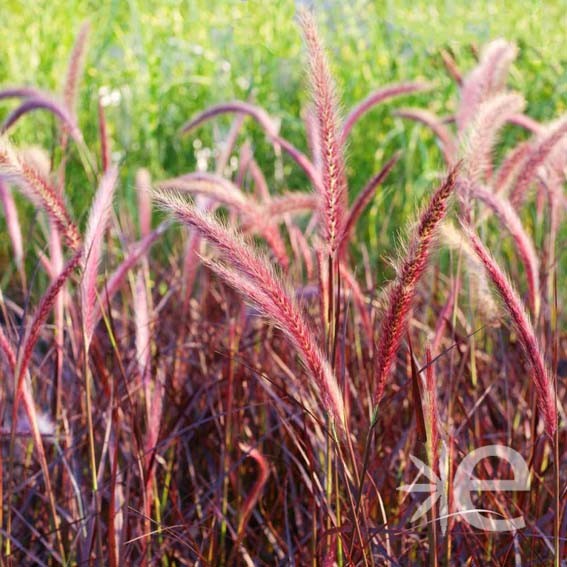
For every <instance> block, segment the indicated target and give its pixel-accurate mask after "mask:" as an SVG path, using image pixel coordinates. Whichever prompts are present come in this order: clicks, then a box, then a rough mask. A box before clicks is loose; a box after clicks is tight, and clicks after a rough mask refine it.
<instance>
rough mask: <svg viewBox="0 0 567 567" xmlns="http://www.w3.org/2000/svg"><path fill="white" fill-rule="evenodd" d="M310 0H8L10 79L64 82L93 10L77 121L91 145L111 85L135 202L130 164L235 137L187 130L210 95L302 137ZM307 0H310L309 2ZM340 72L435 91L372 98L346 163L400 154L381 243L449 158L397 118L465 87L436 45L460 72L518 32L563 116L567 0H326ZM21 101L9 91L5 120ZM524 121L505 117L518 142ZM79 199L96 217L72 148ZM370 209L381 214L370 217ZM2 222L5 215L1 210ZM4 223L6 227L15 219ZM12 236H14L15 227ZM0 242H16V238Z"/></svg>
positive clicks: (5, 70)
mask: <svg viewBox="0 0 567 567" xmlns="http://www.w3.org/2000/svg"><path fill="white" fill-rule="evenodd" d="M298 4H299V3H298V2H292V1H289V0H286V1H277V2H260V1H241V0H238V1H222V2H220V1H218V0H191V1H185V2H183V1H171V0H169V1H160V2H148V1H143V2H142V1H137V0H129V1H125V0H102V1H99V2H69V1H64V0H49V1H45V0H40V1H36V2H33V3H30V2H18V1H14V0H4V2H3V6H2V10H0V27H1V29H2V37H1V39H0V42H1V43H0V45H1V47H0V51H1V56H0V85H2V86H6V85H15V84H29V85H37V86H39V87H41V88H45V89H50V90H54V91H57V90H58V89H61V86H62V82H63V79H64V75H65V69H66V65H67V61H68V56H69V53H70V50H71V48H72V44H73V41H74V37H75V34H76V32H77V30H78V29H79V26H80V24H81V22H82V21H83V20H85V19H89V20H90V22H91V25H92V33H91V38H90V46H89V51H88V57H87V61H86V67H85V77H84V81H83V83H82V87H81V96H80V123H81V126H82V128H83V131H84V134H85V137H86V139H87V143H88V144H89V145H90V147H91V148H93V150H96V151H97V152H98V140H97V113H96V105H97V97H98V94H99V93H100V92H106V93H111V94H113V96H114V98H115V103H113V104H112V105H110V106H108V107H107V108H106V111H107V119H108V122H109V128H110V133H111V136H112V139H113V151H114V152H115V157H116V159H120V160H121V162H122V168H121V174H122V176H123V181H124V183H123V184H122V187H121V195H120V196H119V199H120V200H121V201H120V202H121V207H122V210H123V211H124V212H128V211H129V212H134V208H133V207H134V199H133V195H134V193H133V176H134V174H135V170H136V168H138V167H140V166H144V167H147V168H149V169H150V171H151V172H152V174H153V175H154V176H155V177H156V178H160V177H164V176H170V175H174V174H177V173H180V172H186V171H190V170H192V169H194V167H195V150H194V145H193V143H194V141H195V139H196V138H198V139H199V140H200V141H201V142H202V144H203V147H208V146H213V145H214V141H215V140H216V139H222V136H223V133H225V132H226V130H227V129H228V127H229V125H230V119H228V118H226V119H224V118H223V119H220V120H218V121H216V123H215V126H214V127H213V126H210V125H208V126H206V127H204V128H202V129H200V130H199V131H197V132H196V133H194V134H191V136H189V137H186V138H180V137H179V136H178V135H177V130H178V128H179V126H180V125H181V124H182V123H183V122H184V121H185V120H186V119H187V118H189V117H190V116H191V115H193V114H194V113H195V112H197V111H199V110H201V109H203V108H204V107H206V106H207V105H209V104H212V103H216V102H220V101H226V100H230V99H235V98H237V99H246V98H251V99H252V100H254V101H255V102H256V103H257V104H260V105H262V106H264V107H265V108H266V109H267V110H268V111H269V112H270V113H271V114H272V115H274V116H278V117H280V118H281V120H282V132H283V134H284V135H285V136H288V137H289V138H290V139H291V140H292V141H293V142H294V143H295V144H296V145H298V146H299V147H301V148H305V145H306V143H305V138H304V135H303V130H302V128H303V126H302V122H301V119H300V118H299V116H300V109H301V107H302V106H303V105H304V104H305V102H306V100H307V94H306V92H305V76H304V68H305V55H304V51H303V45H302V40H301V37H300V33H299V31H298V29H297V26H296V24H295V21H294V16H295V12H296V7H297V5H298ZM302 4H303V3H302ZM308 5H311V6H313V7H314V8H315V10H316V13H317V17H318V19H319V21H320V24H321V30H322V34H323V35H324V37H325V38H326V41H327V45H328V48H329V51H330V58H331V60H332V64H333V69H334V71H335V73H336V76H337V81H338V83H339V86H340V88H341V91H342V93H343V97H342V100H343V103H344V107H345V109H348V107H350V106H351V105H352V104H353V103H355V102H356V101H358V100H360V99H361V98H363V97H364V96H365V95H366V94H368V93H369V92H370V91H372V90H373V89H375V88H377V87H379V86H381V85H384V84H386V83H390V82H395V81H402V80H415V79H426V80H430V81H433V83H434V87H435V88H434V90H433V91H432V92H431V93H427V94H421V95H418V96H412V97H406V98H404V99H400V100H399V101H394V102H393V103H390V104H388V105H385V106H384V107H382V108H380V109H377V110H375V111H373V112H372V113H371V114H370V115H368V116H367V117H366V118H365V119H364V121H363V122H361V123H360V124H359V125H358V126H357V127H356V129H355V130H354V132H353V135H352V138H351V141H350V144H349V151H348V153H349V165H348V173H349V178H350V181H351V192H352V194H355V193H356V191H357V190H359V189H360V188H361V187H362V185H363V184H364V182H365V180H366V179H367V178H368V177H369V176H370V175H371V174H372V173H374V172H375V171H376V170H377V169H378V168H379V167H380V164H381V163H383V160H384V159H385V158H387V157H389V156H390V155H391V154H392V153H393V152H394V151H396V150H398V149H400V148H403V149H404V154H403V158H402V160H401V161H400V163H399V164H398V166H397V167H396V170H395V172H394V174H393V175H392V176H391V177H390V179H389V181H388V183H387V185H386V188H385V191H384V196H385V197H384V200H383V202H382V204H381V205H379V206H378V205H376V206H375V207H373V208H372V210H371V211H370V215H369V216H367V222H366V223H363V224H362V226H361V227H360V229H359V234H360V236H361V237H362V238H364V239H365V240H366V241H367V242H369V243H370V245H371V248H373V246H372V244H376V242H377V240H378V239H379V238H380V237H381V236H383V235H384V233H387V234H388V236H389V237H390V238H391V239H393V238H394V237H395V235H394V232H395V231H390V230H384V226H386V225H384V224H383V223H381V222H379V221H380V218H379V217H383V216H384V213H385V212H386V211H387V212H388V218H389V219H391V220H392V224H393V225H398V222H397V221H399V220H404V219H406V218H407V217H408V215H410V213H412V212H413V211H414V210H415V206H416V203H417V202H418V201H420V200H421V198H422V197H423V195H424V193H425V192H426V191H428V190H429V189H430V187H431V184H432V182H433V181H434V179H435V178H436V175H437V174H438V172H439V168H440V166H441V157H440V153H439V151H438V148H437V146H436V144H435V142H434V140H433V137H432V136H431V134H430V133H429V132H428V131H427V130H426V129H424V128H423V127H420V126H418V125H414V124H411V123H408V122H404V121H402V120H400V119H397V118H394V117H392V115H391V110H392V108H394V107H395V106H406V105H418V106H423V107H427V108H429V109H430V110H433V111H436V112H439V113H442V114H445V113H450V112H451V111H452V110H453V109H454V104H455V101H456V96H457V90H456V87H455V85H454V84H453V82H452V81H451V79H449V78H448V77H447V75H446V72H445V70H444V67H443V65H442V62H441V58H440V56H439V50H440V49H441V48H445V49H450V50H451V51H452V52H453V53H454V55H455V57H456V59H457V61H458V63H459V66H460V67H461V69H463V70H467V69H469V68H470V67H471V66H472V65H473V64H474V59H473V57H472V55H471V50H470V45H471V44H473V45H478V46H480V45H482V44H483V43H485V42H486V41H488V40H490V39H492V38H496V37H505V38H507V39H509V40H513V41H516V42H517V43H518V45H519V47H520V51H519V57H518V60H517V62H516V64H515V65H514V67H513V69H512V72H511V78H510V84H511V86H512V87H513V88H516V89H518V90H519V91H521V92H522V93H523V94H524V95H525V96H526V98H527V101H528V113H529V114H530V115H531V116H533V117H535V118H537V119H540V120H550V119H552V118H554V117H556V116H558V115H559V114H560V113H563V112H565V111H566V108H567V62H566V61H567V50H566V47H567V39H566V32H565V30H566V29H567V1H565V0H555V1H546V2H542V1H527V0H524V1H490V0H479V1H469V2H463V1H454V0H453V1H440V0H435V1H432V0H413V1H399V0H398V1H376V2H368V1H363V0H354V1H353V2H340V1H328V2H313V3H308ZM13 104H14V102H10V101H6V102H1V103H0V118H2V116H4V115H5V114H6V113H7V112H8V111H9V109H10V108H12V107H13ZM53 133H54V125H53V120H52V118H50V116H49V115H47V114H46V113H41V112H38V113H34V114H32V115H29V116H27V117H26V118H25V119H23V120H22V121H21V123H20V124H19V125H18V126H17V128H16V129H15V130H14V139H15V140H16V141H17V142H21V143H37V144H42V145H45V146H47V147H49V145H50V143H51V142H52V140H53ZM245 134H246V135H248V136H250V137H251V138H252V140H253V142H254V145H255V151H256V154H257V157H258V159H259V161H260V163H261V165H262V166H263V168H264V169H265V171H266V172H267V176H268V179H269V181H270V183H271V185H272V187H273V189H274V190H276V191H277V190H279V189H281V188H282V187H281V185H282V183H283V182H278V181H276V180H275V179H274V176H273V171H274V156H273V152H272V149H271V147H270V146H269V145H268V144H266V142H265V140H264V138H263V136H262V134H261V132H259V131H258V130H257V128H256V127H255V126H254V125H253V124H251V123H250V122H249V121H248V122H247V125H246V133H245ZM518 135H521V134H518V129H512V128H510V129H508V130H506V131H505V137H507V138H508V140H509V141H510V142H512V141H513V140H514V139H515V138H516V137H517V136H518ZM284 167H285V172H286V174H287V175H286V176H285V184H286V185H287V186H288V187H290V188H292V189H302V188H304V186H305V183H306V180H305V178H304V177H303V175H302V174H301V173H300V172H298V171H297V168H296V167H295V166H294V165H293V164H292V163H291V162H290V161H289V160H287V159H286V160H285V161H284ZM68 180H69V183H68V187H67V194H68V198H69V200H70V202H71V206H72V208H73V210H74V212H75V214H76V216H77V217H78V218H81V217H83V216H84V213H85V211H86V210H87V208H88V203H89V202H90V198H91V196H92V193H93V191H94V188H93V187H92V186H90V185H89V184H88V183H87V180H86V178H85V177H84V174H83V173H82V171H81V166H80V163H79V161H78V159H77V158H76V156H75V160H74V161H72V162H71V172H70V174H69V177H68ZM368 221H370V222H368ZM0 222H2V221H1V220H0ZM3 234H4V235H5V231H3ZM2 240H4V241H6V238H4V237H3V239H2ZM3 246H9V244H7V242H4V244H3Z"/></svg>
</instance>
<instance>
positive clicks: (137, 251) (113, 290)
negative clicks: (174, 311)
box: [92, 221, 170, 329]
mask: <svg viewBox="0 0 567 567" xmlns="http://www.w3.org/2000/svg"><path fill="white" fill-rule="evenodd" d="M169 226H170V223H169V222H168V221H164V222H162V223H161V224H160V225H159V226H158V227H156V228H155V229H154V230H152V232H150V234H148V235H147V236H146V237H144V238H142V239H141V240H139V241H138V242H136V243H135V244H134V245H133V246H132V248H131V249H130V250H129V251H128V254H127V255H126V257H125V258H124V260H122V262H121V263H120V265H119V266H118V267H117V268H116V269H115V270H114V272H113V273H112V275H111V276H110V277H109V278H108V280H107V281H106V282H105V284H104V288H103V290H102V291H101V293H100V301H97V302H96V303H95V305H94V308H93V309H94V310H93V316H92V328H93V329H94V328H96V326H97V325H98V322H99V321H100V318H101V317H102V315H103V314H102V312H101V306H102V307H104V308H106V307H107V306H108V305H110V302H111V301H112V299H113V298H114V296H115V295H116V294H117V293H118V291H119V290H120V288H121V287H122V286H123V285H124V282H125V280H126V277H127V276H128V274H129V273H130V270H131V269H132V268H133V267H134V266H135V265H136V264H137V263H138V262H140V260H141V259H142V258H144V257H145V256H146V254H147V253H148V250H149V249H150V248H151V246H152V245H153V244H154V243H155V242H156V240H157V239H158V238H159V237H160V236H162V235H163V234H164V233H165V231H166V230H167V228H168V227H169Z"/></svg>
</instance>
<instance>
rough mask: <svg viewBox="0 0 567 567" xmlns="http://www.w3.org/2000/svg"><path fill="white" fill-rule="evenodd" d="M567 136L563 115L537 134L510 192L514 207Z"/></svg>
mask: <svg viewBox="0 0 567 567" xmlns="http://www.w3.org/2000/svg"><path fill="white" fill-rule="evenodd" d="M565 136H567V116H563V117H561V118H560V119H558V120H557V121H555V122H554V123H553V124H552V125H550V126H549V127H548V128H547V129H546V130H545V132H544V133H543V134H541V135H540V136H538V139H537V140H536V142H535V143H534V145H533V147H532V150H531V152H530V154H529V156H528V157H527V159H526V160H525V162H524V163H523V166H522V168H521V170H520V172H519V174H518V177H517V180H516V184H515V186H514V188H513V189H512V191H511V193H510V201H511V202H512V205H513V206H514V207H516V208H518V207H520V206H521V204H522V203H523V201H524V199H525V196H526V192H527V190H528V189H529V187H530V184H531V183H532V182H533V181H534V179H535V177H536V175H537V171H538V169H539V167H541V166H542V165H543V164H544V163H545V161H546V159H547V158H548V157H549V155H550V154H551V153H552V152H553V150H554V148H555V147H556V146H557V145H558V144H559V143H560V142H561V140H562V139H563V138H564V137H565Z"/></svg>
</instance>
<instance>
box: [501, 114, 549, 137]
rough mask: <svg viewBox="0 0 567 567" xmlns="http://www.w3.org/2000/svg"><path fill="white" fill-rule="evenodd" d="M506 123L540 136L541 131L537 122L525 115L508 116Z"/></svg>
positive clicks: (540, 126)
mask: <svg viewBox="0 0 567 567" xmlns="http://www.w3.org/2000/svg"><path fill="white" fill-rule="evenodd" d="M508 122H510V124H514V125H515V126H520V128H523V129H524V130H527V131H528V132H530V133H532V134H540V133H541V132H542V129H543V127H542V125H541V124H540V123H539V122H538V121H537V120H534V119H533V118H531V117H530V116H528V115H527V114H514V115H513V116H510V118H509V119H508Z"/></svg>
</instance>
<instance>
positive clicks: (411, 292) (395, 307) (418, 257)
mask: <svg viewBox="0 0 567 567" xmlns="http://www.w3.org/2000/svg"><path fill="white" fill-rule="evenodd" d="M457 174H458V166H457V167H455V168H454V169H453V170H452V171H451V172H450V173H449V175H448V176H447V177H446V179H445V181H444V182H443V183H442V184H441V186H440V187H439V188H438V189H437V190H436V191H435V193H434V194H433V196H432V197H431V200H430V202H429V204H428V206H427V208H426V209H425V210H424V211H423V213H422V214H421V216H420V219H419V223H418V225H417V227H416V229H415V231H414V233H413V235H412V237H411V240H410V243H409V247H408V250H407V252H406V254H405V258H404V259H403V260H402V262H401V266H400V267H399V269H398V275H397V277H396V279H395V280H394V282H393V284H392V285H391V287H390V290H389V291H388V293H387V299H386V305H387V307H386V312H385V314H384V317H383V318H382V322H381V324H380V329H379V334H378V344H377V346H376V366H375V371H374V375H375V384H374V388H375V394H374V403H375V405H378V404H379V402H380V400H381V399H382V396H383V394H384V388H385V386H386V382H387V380H388V378H389V376H390V373H391V371H392V367H393V365H394V362H395V360H396V355H397V353H398V350H399V348H400V345H401V342H402V337H403V336H404V335H405V331H406V326H407V319H408V316H409V312H410V309H411V307H412V303H413V299H414V297H415V293H416V289H417V284H418V282H419V280H420V278H421V276H422V275H423V273H424V271H425V268H426V267H427V260H428V257H429V252H430V249H431V245H432V243H433V239H434V238H435V235H436V233H437V228H438V226H439V224H440V222H441V221H442V220H443V218H444V217H445V215H446V213H447V207H448V201H449V197H450V196H451V193H452V192H453V189H454V187H455V183H456V179H457Z"/></svg>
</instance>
